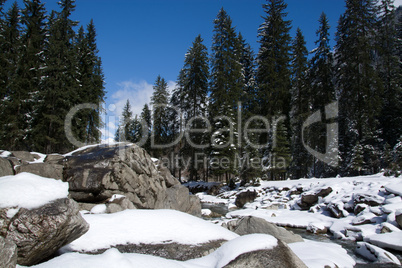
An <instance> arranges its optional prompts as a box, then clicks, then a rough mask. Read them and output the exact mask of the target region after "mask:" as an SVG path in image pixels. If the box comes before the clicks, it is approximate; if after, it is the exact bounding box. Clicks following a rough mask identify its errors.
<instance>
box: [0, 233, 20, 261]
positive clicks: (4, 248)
mask: <svg viewBox="0 0 402 268" xmlns="http://www.w3.org/2000/svg"><path fill="white" fill-rule="evenodd" d="M0 256H1V257H0V267H2V268H15V266H16V265H17V246H16V245H15V244H14V242H12V241H10V240H8V239H4V238H3V237H1V236H0Z"/></svg>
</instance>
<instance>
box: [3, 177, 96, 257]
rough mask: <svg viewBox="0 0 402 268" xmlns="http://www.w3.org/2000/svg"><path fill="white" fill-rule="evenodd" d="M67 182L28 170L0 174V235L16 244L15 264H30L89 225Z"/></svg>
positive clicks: (73, 238) (49, 253)
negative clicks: (70, 194) (69, 190)
mask: <svg viewBox="0 0 402 268" xmlns="http://www.w3.org/2000/svg"><path fill="white" fill-rule="evenodd" d="M67 195H68V184H67V183H65V182H62V181H59V180H54V179H48V178H43V177H39V176H37V175H33V174H30V173H21V174H18V175H15V176H5V177H1V178H0V235H1V236H3V237H5V238H6V239H8V240H11V241H12V242H14V243H15V244H16V245H17V248H18V264H21V265H33V264H36V263H38V262H40V261H41V260H43V259H46V258H48V257H49V256H51V255H52V254H54V253H55V252H56V251H57V250H58V249H60V248H61V247H62V246H64V245H66V244H68V243H70V242H72V241H73V240H75V239H76V238H78V237H80V236H81V235H82V234H84V233H85V232H86V231H87V230H88V228H89V226H88V224H87V223H86V222H85V220H84V219H83V218H82V217H81V214H80V213H79V209H78V204H77V203H76V202H75V201H73V200H71V199H69V198H67Z"/></svg>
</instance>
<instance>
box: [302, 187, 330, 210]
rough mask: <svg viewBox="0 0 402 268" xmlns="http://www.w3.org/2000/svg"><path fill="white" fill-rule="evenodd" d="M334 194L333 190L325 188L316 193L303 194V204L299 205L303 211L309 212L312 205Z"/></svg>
mask: <svg viewBox="0 0 402 268" xmlns="http://www.w3.org/2000/svg"><path fill="white" fill-rule="evenodd" d="M331 192H332V188H331V187H328V188H323V189H320V191H318V192H316V193H303V194H302V196H301V203H299V204H298V205H299V206H300V208H301V209H303V210H308V209H309V208H310V207H311V206H312V205H314V204H316V203H317V202H318V198H319V197H326V196H327V195H329V194H330V193H331Z"/></svg>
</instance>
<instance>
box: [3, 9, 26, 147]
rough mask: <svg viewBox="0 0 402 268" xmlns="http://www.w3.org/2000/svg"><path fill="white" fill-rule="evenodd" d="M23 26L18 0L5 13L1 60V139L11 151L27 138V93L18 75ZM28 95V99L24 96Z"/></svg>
mask: <svg viewBox="0 0 402 268" xmlns="http://www.w3.org/2000/svg"><path fill="white" fill-rule="evenodd" d="M20 34H21V25H20V17H19V8H18V5H17V3H16V2H14V4H13V5H12V6H11V8H10V9H9V10H8V12H7V13H6V15H5V21H4V30H3V34H2V36H3V38H4V40H3V43H1V44H0V45H1V51H2V55H3V57H4V62H2V64H3V66H2V73H3V78H2V89H1V90H2V95H3V98H2V99H1V105H0V106H1V107H2V111H1V112H2V114H1V118H2V126H1V133H0V135H1V137H0V139H1V141H2V142H3V144H5V145H6V146H7V149H9V150H18V149H21V148H22V145H21V144H22V142H23V140H24V137H25V133H24V130H25V129H22V128H20V127H22V126H21V125H20V124H21V123H22V120H21V119H22V117H23V111H22V109H21V107H22V105H23V101H24V100H25V99H26V96H24V95H22V93H23V92H21V91H20V88H19V84H18V83H19V77H18V75H17V71H18V64H19V60H20V58H19V55H20V54H21V49H22V48H21V37H20ZM24 98H25V99H24Z"/></svg>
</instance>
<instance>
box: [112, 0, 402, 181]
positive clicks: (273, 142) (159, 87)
mask: <svg viewBox="0 0 402 268" xmlns="http://www.w3.org/2000/svg"><path fill="white" fill-rule="evenodd" d="M345 5H346V11H345V13H344V14H342V15H341V17H340V19H339V22H338V26H337V31H336V36H335V37H334V38H335V41H336V45H335V47H331V46H330V39H331V36H330V34H329V30H330V25H329V21H328V18H327V16H326V15H325V14H324V13H323V14H322V15H321V16H320V18H318V27H317V32H316V37H317V39H316V41H315V45H316V48H315V49H314V50H312V51H311V52H309V51H308V50H307V49H306V42H305V40H304V37H303V33H302V31H301V30H300V29H297V31H296V36H295V37H294V38H292V37H291V36H290V30H291V21H289V20H288V19H287V13H286V8H287V4H286V3H285V1H283V0H267V2H266V4H264V5H263V9H264V12H265V16H264V17H263V19H264V21H263V23H262V25H261V27H260V29H259V30H258V38H259V42H260V49H259V51H258V53H257V54H254V53H253V51H252V50H251V48H250V46H249V45H248V44H247V43H246V41H245V40H244V39H243V37H242V35H241V33H238V32H237V31H236V29H235V27H234V26H233V24H232V20H231V18H230V17H229V15H228V14H227V12H226V11H225V10H224V9H221V10H220V11H219V13H218V15H217V18H216V19H215V20H214V29H213V33H214V35H213V40H212V41H213V43H212V48H211V52H210V53H209V55H208V51H207V48H206V47H205V46H204V45H203V44H202V42H203V40H202V38H201V36H198V37H197V38H196V39H195V41H194V42H193V45H192V47H191V48H189V50H188V52H187V54H186V57H185V63H184V66H183V69H182V70H181V71H180V73H179V75H178V80H177V87H176V88H175V89H174V91H173V93H172V95H171V96H169V94H168V91H167V90H166V82H165V81H164V79H163V78H161V77H158V78H157V80H156V82H155V86H154V96H153V98H152V105H154V106H155V105H156V106H157V107H158V108H156V109H153V114H152V119H151V111H150V108H149V107H148V106H146V107H144V111H143V113H142V115H141V116H139V117H136V118H133V117H132V115H130V116H128V117H127V116H125V118H126V119H124V120H122V122H121V126H120V128H119V129H120V130H121V129H124V126H125V125H127V124H126V123H125V122H130V123H129V124H131V125H133V126H134V125H137V129H141V130H135V128H133V127H131V130H129V131H128V132H127V133H131V134H129V135H126V136H125V139H128V140H131V141H134V142H138V141H139V139H141V137H143V136H144V135H143V131H147V135H149V136H151V137H153V139H154V140H157V141H158V142H159V144H168V143H172V144H173V145H172V146H168V147H167V148H158V149H156V148H154V147H153V146H152V144H146V145H145V146H146V148H147V149H148V151H149V152H150V153H151V154H152V155H153V156H156V157H160V158H164V157H169V158H168V159H170V160H169V161H170V162H169V163H168V166H169V168H170V169H171V170H172V172H173V173H174V174H176V175H178V176H179V177H181V176H182V175H183V174H184V173H185V174H184V176H187V177H188V178H189V179H190V180H200V179H204V180H208V179H215V180H224V181H227V182H229V181H230V180H231V179H233V178H235V177H239V178H240V179H242V181H243V182H248V181H250V180H252V179H255V178H257V177H262V178H267V179H285V178H289V177H290V178H301V177H312V176H314V177H328V176H334V175H336V174H341V175H359V174H372V173H376V172H379V171H380V170H382V169H386V170H388V171H389V172H391V173H398V172H399V171H400V170H401V168H402V166H401V154H402V152H401V149H402V138H401V135H402V130H401V127H402V122H401V121H402V116H401V115H402V111H401V109H402V105H401V104H402V100H401V97H402V96H401V94H402V92H401V40H402V35H401V12H402V11H401V8H400V7H399V8H398V9H396V8H395V7H394V6H393V1H391V0H380V1H377V0H346V1H345ZM126 107H127V108H129V107H128V106H126ZM173 107H176V108H178V109H176V108H173ZM128 110H129V109H128ZM126 114H127V113H126ZM145 115H146V116H145ZM314 115H317V116H318V119H317V120H315V121H311V124H306V122H310V121H308V120H311V117H312V116H314ZM145 118H146V119H145ZM264 118H265V119H267V120H264ZM309 118H310V119H309ZM144 121H146V122H147V124H146V126H147V127H146V128H140V127H138V124H140V122H144ZM133 122H134V123H133ZM135 122H137V123H138V124H136V123H135ZM123 125H124V126H123ZM245 125H247V126H245ZM329 126H331V127H329ZM144 129H145V130H144ZM247 129H253V130H255V131H251V132H250V131H247ZM256 130H257V131H256ZM141 131H142V132H141ZM132 133H137V135H133V134H132ZM138 133H139V134H138ZM130 137H132V138H130ZM328 137H331V138H332V139H329V138H328ZM307 148H309V150H307ZM328 150H329V151H328ZM312 151H314V152H316V153H317V154H314V155H313V154H312V153H311V152H312ZM328 155H330V156H332V158H330V159H329V160H328V159H327V158H328ZM333 156H335V157H333ZM183 172H184V173H183Z"/></svg>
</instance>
